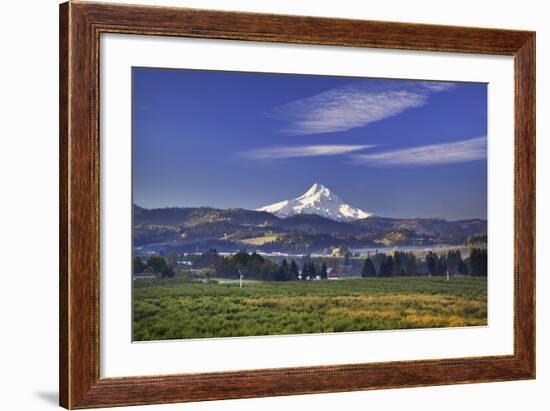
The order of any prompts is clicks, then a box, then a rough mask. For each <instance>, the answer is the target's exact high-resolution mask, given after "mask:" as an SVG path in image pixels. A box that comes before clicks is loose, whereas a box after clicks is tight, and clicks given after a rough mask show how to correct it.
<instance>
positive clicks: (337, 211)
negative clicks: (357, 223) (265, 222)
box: [256, 183, 373, 221]
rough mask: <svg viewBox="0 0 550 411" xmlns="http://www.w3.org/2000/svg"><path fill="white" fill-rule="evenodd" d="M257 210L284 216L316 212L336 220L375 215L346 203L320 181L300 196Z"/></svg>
mask: <svg viewBox="0 0 550 411" xmlns="http://www.w3.org/2000/svg"><path fill="white" fill-rule="evenodd" d="M256 211H267V212H268V213H272V214H275V215H276V216H278V217H283V218H284V217H290V216H293V215H296V214H316V215H320V216H322V217H326V218H330V219H331V220H336V221H352V220H358V219H361V218H368V217H370V216H372V215H373V214H372V213H369V212H366V211H363V210H360V209H358V208H354V207H352V206H350V205H349V204H346V203H344V202H343V201H342V200H341V199H340V197H338V196H337V195H336V194H334V193H333V192H332V191H330V190H329V189H328V188H327V187H325V186H324V185H322V184H319V183H315V184H313V185H312V186H311V188H310V189H309V190H307V191H306V192H305V193H304V194H302V195H301V196H299V197H296V198H294V199H291V200H284V201H280V202H278V203H274V204H270V205H267V206H264V207H261V208H258V209H256Z"/></svg>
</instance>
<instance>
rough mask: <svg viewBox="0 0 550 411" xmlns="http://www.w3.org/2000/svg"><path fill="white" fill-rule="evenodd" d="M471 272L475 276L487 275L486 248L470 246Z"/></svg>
mask: <svg viewBox="0 0 550 411" xmlns="http://www.w3.org/2000/svg"><path fill="white" fill-rule="evenodd" d="M470 266H471V268H472V270H471V274H472V275H475V276H483V277H486V276H487V250H482V249H479V248H472V249H471V250H470Z"/></svg>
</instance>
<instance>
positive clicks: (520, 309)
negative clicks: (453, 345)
mask: <svg viewBox="0 0 550 411" xmlns="http://www.w3.org/2000/svg"><path fill="white" fill-rule="evenodd" d="M101 33H129V34H141V35H162V36H174V37H201V38H215V39H233V40H243V41H250V40H255V41H272V42H287V43H301V44H319V45H332V46H353V47H378V48H390V49H404V50H420V51H444V52H463V53H485V54H499V55H509V56H514V59H515V77H516V78H515V82H516V102H515V131H516V147H515V153H516V165H515V228H516V230H515V239H514V241H515V256H514V258H515V268H514V271H515V278H514V282H515V301H514V303H515V304H514V307H515V315H514V335H515V340H514V354H513V355H510V356H498V357H478V358H461V359H452V360H445V359H443V360H431V361H408V362H390V363H379V364H355V365H334V366H323V367H300V368H284V369H272V370H243V371H239V372H219V373H203V374H181V375H166V376H160V377H159V376H155V377H147V376H145V377H125V378H103V379H101V378H100V373H99V350H100V346H99V321H98V318H99V298H100V295H99V252H100V250H99V230H100V222H99V143H100V139H99V121H100V119H99V109H98V108H99V48H100V34H101ZM59 90H60V105H61V107H60V122H59V123H60V247H59V248H60V397H59V398H60V404H61V405H62V406H64V407H66V408H91V407H99V406H104V407H105V406H122V405H135V404H151V403H171V402H183V401H199V400H213V399H223V398H247V397H260V396H274V395H290V394H305V393H316V392H336V391H352V390H366V389H382V388H396V387H412V386H422V385H441V384H461V383H469V382H488V381H504V380H517V379H528V378H534V376H535V34H534V33H533V32H526V31H513V30H494V29H481V28H464V27H449V26H433V25H420V24H404V23H386V22H377V21H357V20H345V19H328V18H313V17H297V16H277V15H265V14H253V13H229V12H218V11H206V10H195V9H181V8H165V7H151V6H129V5H111V4H104V3H101V4H94V3H80V2H70V3H65V4H62V5H61V6H60V89H59Z"/></svg>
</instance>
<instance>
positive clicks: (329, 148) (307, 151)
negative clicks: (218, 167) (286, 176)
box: [242, 144, 374, 160]
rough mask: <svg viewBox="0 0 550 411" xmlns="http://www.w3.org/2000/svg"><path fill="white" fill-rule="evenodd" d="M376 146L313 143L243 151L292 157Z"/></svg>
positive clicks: (250, 155)
mask: <svg viewBox="0 0 550 411" xmlns="http://www.w3.org/2000/svg"><path fill="white" fill-rule="evenodd" d="M371 147H374V146H373V145H349V144H348V145H312V146H277V147H268V148H260V149H256V150H250V151H246V152H244V153H242V154H243V155H244V156H245V157H248V158H253V159H258V160H263V159H275V158H292V157H315V156H333V155H337V154H347V153H352V152H354V151H359V150H364V149H367V148H371Z"/></svg>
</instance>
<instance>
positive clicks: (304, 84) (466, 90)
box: [132, 68, 487, 220]
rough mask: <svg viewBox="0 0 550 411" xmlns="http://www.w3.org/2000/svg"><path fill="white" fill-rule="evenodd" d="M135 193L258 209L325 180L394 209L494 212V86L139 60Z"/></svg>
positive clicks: (154, 200)
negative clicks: (490, 116) (168, 65)
mask: <svg viewBox="0 0 550 411" xmlns="http://www.w3.org/2000/svg"><path fill="white" fill-rule="evenodd" d="M132 104H133V126H132V134H133V136H132V137H133V196H134V203H136V204H138V205H140V206H142V207H146V208H156V207H171V206H182V207H198V206H209V207H216V208H230V207H240V208H248V209H254V208H258V207H261V206H263V205H266V204H270V203H274V202H277V201H281V200H284V199H289V198H293V197H296V196H298V195H300V194H302V193H304V192H305V191H306V190H307V189H308V188H309V187H310V186H311V185H312V184H313V183H315V182H317V183H321V184H323V185H325V186H327V187H329V188H330V189H331V190H332V191H333V192H335V193H336V194H338V195H339V196H340V197H341V198H342V199H343V200H344V201H345V202H347V203H348V204H350V205H352V206H354V207H359V208H361V209H363V210H365V211H369V212H374V213H376V214H377V215H380V216H387V217H440V218H446V219H451V220H456V219H463V218H486V216H487V160H486V151H487V147H486V136H487V86H486V84H479V83H448V82H427V81H410V80H384V79H368V78H351V77H332V76H312V75H294V74H266V73H243V72H222V71H202V70H167V69H156V68H133V100H132Z"/></svg>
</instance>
